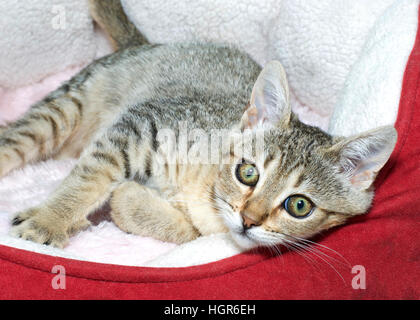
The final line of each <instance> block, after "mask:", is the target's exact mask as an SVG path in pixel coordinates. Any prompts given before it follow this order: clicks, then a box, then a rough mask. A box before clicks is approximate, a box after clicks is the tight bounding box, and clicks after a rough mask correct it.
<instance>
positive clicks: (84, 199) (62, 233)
mask: <svg viewBox="0 0 420 320" xmlns="http://www.w3.org/2000/svg"><path fill="white" fill-rule="evenodd" d="M151 127H152V128H155V125H154V124H153V125H152V124H150V123H148V122H147V121H143V123H142V124H141V128H138V127H136V126H134V123H132V122H127V121H126V120H125V119H124V118H123V119H121V122H117V123H116V124H115V125H114V126H113V127H111V128H110V129H108V130H107V131H106V133H104V134H103V136H102V137H101V138H99V139H98V140H97V141H95V142H93V143H92V144H91V145H90V146H89V147H88V148H87V149H86V150H85V151H84V152H83V154H82V155H81V157H80V159H79V161H78V163H77V164H76V166H75V168H74V169H73V170H72V172H71V173H70V175H69V176H67V177H66V179H64V181H63V182H62V183H61V185H60V186H59V187H58V189H57V190H56V191H55V192H54V193H53V194H52V195H51V196H50V198H49V199H47V201H45V202H44V203H43V204H41V205H40V206H38V207H35V208H32V209H29V210H26V211H24V212H21V213H19V214H18V215H17V216H16V217H15V218H14V220H13V222H12V223H13V225H14V227H13V228H12V230H11V233H12V235H15V236H17V237H21V238H23V239H28V240H32V241H35V242H39V243H46V244H51V245H53V246H56V247H63V246H64V245H65V244H66V243H67V240H68V237H69V236H71V235H73V234H74V233H76V232H78V231H79V230H81V229H83V228H84V227H87V226H88V225H89V222H88V220H87V216H88V214H89V213H91V212H92V211H93V210H95V209H96V208H98V207H99V206H101V205H102V204H103V203H104V202H105V201H106V200H107V199H108V198H109V196H110V194H111V192H112V191H113V190H114V189H115V187H117V186H118V185H119V184H121V182H123V181H124V180H125V179H129V178H131V177H133V176H134V174H138V175H139V176H145V175H148V174H149V171H150V169H149V168H148V166H149V164H148V163H149V162H148V161H149V160H147V159H150V158H151V152H152V150H151V145H154V144H155V143H154V142H153V141H152V140H153V139H152V138H151V133H150V129H151ZM133 130H134V131H135V132H133ZM152 131H154V130H152ZM153 137H154V135H153Z"/></svg>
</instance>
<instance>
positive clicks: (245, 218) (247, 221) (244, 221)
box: [241, 212, 260, 229]
mask: <svg viewBox="0 0 420 320" xmlns="http://www.w3.org/2000/svg"><path fill="white" fill-rule="evenodd" d="M241 216H242V224H243V225H244V228H245V229H249V228H251V227H253V226H259V225H260V224H259V223H258V222H257V221H255V220H253V219H251V218H250V217H248V216H247V215H246V214H244V213H243V212H241Z"/></svg>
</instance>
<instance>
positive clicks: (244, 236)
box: [231, 228, 258, 249]
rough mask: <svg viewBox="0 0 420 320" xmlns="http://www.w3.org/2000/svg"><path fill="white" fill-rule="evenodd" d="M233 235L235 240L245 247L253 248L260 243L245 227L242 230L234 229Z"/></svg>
mask: <svg viewBox="0 0 420 320" xmlns="http://www.w3.org/2000/svg"><path fill="white" fill-rule="evenodd" d="M231 235H232V238H233V240H235V242H236V243H237V244H238V245H239V246H240V247H242V248H244V249H252V248H255V247H257V246H258V243H257V242H256V241H255V240H253V239H252V238H251V237H250V235H249V231H248V230H246V229H244V228H242V231H240V232H238V231H233V230H232V231H231Z"/></svg>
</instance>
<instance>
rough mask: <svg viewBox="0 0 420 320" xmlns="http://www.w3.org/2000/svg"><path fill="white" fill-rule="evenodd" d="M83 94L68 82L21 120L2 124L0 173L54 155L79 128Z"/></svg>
mask: <svg viewBox="0 0 420 320" xmlns="http://www.w3.org/2000/svg"><path fill="white" fill-rule="evenodd" d="M81 100H82V97H81V96H80V93H79V92H78V90H77V89H72V88H71V86H70V85H69V84H65V85H63V86H61V87H60V88H59V89H57V90H55V91H54V92H52V93H51V94H49V95H48V96H47V97H46V98H45V99H44V100H42V101H40V102H38V103H37V104H35V105H34V106H32V107H31V109H30V110H29V111H28V112H27V113H26V114H25V115H24V116H23V117H22V118H21V119H19V120H17V121H16V122H14V123H12V124H10V125H9V126H7V127H2V128H0V177H1V176H3V175H5V174H7V173H8V172H10V171H11V170H13V169H15V168H18V167H22V166H24V165H25V164H27V163H29V162H35V161H39V160H41V159H46V158H49V157H51V156H53V155H54V154H55V153H56V152H57V151H58V150H60V148H61V147H62V145H63V143H64V142H65V141H66V140H67V139H68V138H69V137H70V136H71V135H72V134H73V133H74V132H75V130H77V129H78V127H79V124H80V122H81V117H82V113H83V107H84V106H83V104H82V102H81Z"/></svg>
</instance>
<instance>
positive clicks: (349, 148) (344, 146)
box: [328, 126, 397, 190]
mask: <svg viewBox="0 0 420 320" xmlns="http://www.w3.org/2000/svg"><path fill="white" fill-rule="evenodd" d="M396 142H397V130H395V128H394V127H392V126H384V127H380V128H377V129H374V130H370V131H367V132H364V133H361V134H359V135H356V136H353V137H350V138H344V139H341V140H340V141H339V142H338V143H336V144H335V145H334V146H333V147H331V148H330V150H329V151H328V152H332V153H333V154H335V155H336V156H337V155H338V163H339V166H340V170H341V171H342V172H343V173H344V174H345V175H346V176H347V177H348V178H349V179H350V182H351V184H352V185H353V186H354V187H356V188H359V189H361V190H367V189H368V188H369V187H370V186H371V185H372V183H373V181H374V180H375V178H376V175H377V174H378V172H379V170H380V169H381V168H382V167H383V166H384V165H385V163H386V162H387V161H388V159H389V157H390V156H391V153H392V151H393V150H394V147H395V144H396Z"/></svg>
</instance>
